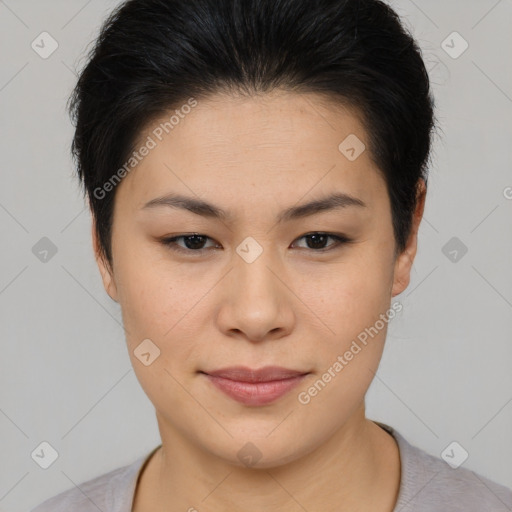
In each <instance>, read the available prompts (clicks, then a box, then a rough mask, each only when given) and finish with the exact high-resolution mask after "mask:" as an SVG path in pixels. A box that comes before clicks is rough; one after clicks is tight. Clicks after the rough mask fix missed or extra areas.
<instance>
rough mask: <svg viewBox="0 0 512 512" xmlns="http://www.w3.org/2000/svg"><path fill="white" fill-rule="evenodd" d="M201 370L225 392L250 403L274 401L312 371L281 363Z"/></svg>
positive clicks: (247, 403)
mask: <svg viewBox="0 0 512 512" xmlns="http://www.w3.org/2000/svg"><path fill="white" fill-rule="evenodd" d="M199 373H200V374H202V375H204V376H205V377H206V378H207V379H208V381H209V382H210V383H211V384H213V385H214V386H215V387H216V388H217V389H218V390H220V391H222V392H223V393H224V394H225V395H227V396H229V397H230V398H232V399H233V400H236V401H237V402H240V403H242V404H244V405H247V406H263V405H267V404H270V403H272V402H275V401H276V400H278V399H279V398H281V397H282V396H284V395H286V394H287V393H289V392H290V391H291V390H292V389H293V388H295V387H296V386H297V385H299V384H300V382H302V380H304V378H305V377H306V376H307V375H309V372H304V371H299V370H291V369H288V368H282V367H279V366H265V367H263V368H259V369H251V368H247V367H244V366H233V367H230V368H223V369H220V370H215V371H208V372H203V371H200V372H199Z"/></svg>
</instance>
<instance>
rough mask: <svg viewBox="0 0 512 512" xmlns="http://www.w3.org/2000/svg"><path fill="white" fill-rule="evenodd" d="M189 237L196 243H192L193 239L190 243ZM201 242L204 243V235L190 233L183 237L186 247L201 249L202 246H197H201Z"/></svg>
mask: <svg viewBox="0 0 512 512" xmlns="http://www.w3.org/2000/svg"><path fill="white" fill-rule="evenodd" d="M191 239H192V240H194V239H195V242H197V243H194V241H193V242H192V243H190V240H191ZM203 244H204V237H202V236H199V235H190V236H187V237H186V238H185V245H186V246H187V248H188V249H202V247H199V246H201V245H203Z"/></svg>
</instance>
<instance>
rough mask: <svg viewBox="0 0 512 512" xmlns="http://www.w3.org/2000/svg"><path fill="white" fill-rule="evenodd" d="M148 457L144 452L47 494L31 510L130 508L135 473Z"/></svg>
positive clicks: (111, 511)
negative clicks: (139, 455)
mask: <svg viewBox="0 0 512 512" xmlns="http://www.w3.org/2000/svg"><path fill="white" fill-rule="evenodd" d="M152 453H153V452H152ZM147 458H148V456H146V455H144V456H143V457H139V458H138V459H137V460H135V461H134V462H132V463H131V464H129V465H126V466H122V467H119V468H117V469H114V470H112V471H109V472H108V473H105V474H103V475H100V476H97V477H95V478H93V479H91V480H87V481H85V482H82V483H80V484H78V485H76V486H74V487H72V488H70V489H68V490H66V491H63V492H61V493H60V494H57V495H56V496H53V497H51V498H48V499H47V500H45V501H43V502H42V503H40V504H39V505H37V506H36V507H35V508H34V509H32V510H31V511H30V512H70V511H73V512H98V510H101V511H102V512H125V511H129V510H130V508H131V502H132V499H133V493H134V490H135V483H136V480H137V476H138V474H139V471H140V469H141V467H142V465H143V463H144V461H145V460H147Z"/></svg>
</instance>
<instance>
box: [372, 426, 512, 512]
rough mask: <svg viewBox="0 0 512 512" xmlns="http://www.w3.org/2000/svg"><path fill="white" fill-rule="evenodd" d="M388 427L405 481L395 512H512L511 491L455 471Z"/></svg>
mask: <svg viewBox="0 0 512 512" xmlns="http://www.w3.org/2000/svg"><path fill="white" fill-rule="evenodd" d="M380 425H381V426H383V424H380ZM385 427H386V430H388V431H390V433H391V434H392V435H393V437H394V438H395V439H396V441H397V444H398V447H399V450H400V458H401V463H402V469H401V480H402V481H401V483H400V491H399V495H398V501H397V504H396V506H395V509H394V511H393V512H395V511H396V512H398V511H400V512H409V511H411V512H412V511H413V510H414V512H438V511H439V510H450V512H452V511H453V512H456V511H461V512H462V511H464V512H473V511H474V512H482V511H487V510H488V511H491V510H492V511H493V512H510V510H512V490H511V489H509V488H508V487H505V486H503V485H500V484H498V483H496V482H493V481H492V480H489V479H488V478H486V477H484V476H482V475H480V474H479V473H476V472H474V471H472V470H470V469H467V468H464V467H462V466H459V467H457V468H453V467H451V466H450V465H449V464H448V463H447V462H445V461H444V460H443V459H441V458H439V457H434V456H433V455H431V454H429V453H427V452H425V451H424V450H422V449H420V448H418V447H417V446H414V445H413V444H411V443H409V442H408V441H407V440H406V439H405V438H404V437H403V436H402V435H401V434H400V433H399V432H397V431H396V430H395V429H393V428H392V427H389V426H388V425H386V426H385ZM451 453H452V452H450V454H451ZM455 455H456V454H455Z"/></svg>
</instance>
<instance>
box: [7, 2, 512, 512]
mask: <svg viewBox="0 0 512 512" xmlns="http://www.w3.org/2000/svg"><path fill="white" fill-rule="evenodd" d="M116 4H117V2H116V1H113V0H108V1H105V0H101V1H100V0H91V1H89V2H87V1H69V0H46V1H44V2H43V1H36V0H33V1H28V0H0V48H1V59H2V61H1V64H2V65H1V66H0V108H1V117H0V125H1V134H2V136H1V139H0V144H1V167H2V170H1V177H2V186H1V188H0V226H1V234H2V237H1V240H2V250H1V251H0V269H1V270H0V272H1V273H0V315H1V324H0V336H1V356H0V433H1V435H0V449H1V456H0V461H1V466H0V509H1V510H4V511H5V510H9V511H13V512H18V511H22V510H27V509H28V508H30V507H32V506H34V505H36V504H37V503H39V502H41V501H42V500H43V499H46V498H48V497H50V496H53V495H55V494H57V493H58V492H61V491H63V490H65V489H67V488H69V487H71V486H73V485H74V484H79V483H80V482H82V481H85V480H87V479H90V478H92V477H94V476H98V475H100V474H103V473H105V472H107V471H109V470H111V469H114V468H116V467H119V466H122V465H125V464H128V463H130V462H132V461H133V460H134V459H135V458H136V457H139V456H141V455H143V454H146V453H148V452H149V451H150V450H151V449H152V448H153V447H155V446H156V445H157V444H159V443H160V438H159V435H158V430H157V426H156V420H155V417H154V411H153V406H152V404H151V402H150V401H149V400H148V398H147V397H146V395H145V394H144V392H143V391H142V389H141V388H140V386H139V384H138V381H137V380H136V377H135V375H134V372H133V370H132V369H131V364H130V360H129V358H128V354H127V350H126V347H125V342H124V337H123V330H122V327H121V314H120V310H119V306H118V305H117V304H116V303H114V302H113V301H111V300H110V298H109V297H108V296H107V295H106V293H105V292H104V290H103V287H102V284H101V280H100V276H99V272H98V270H97V267H96V264H95V262H94V259H93V253H92V248H91V242H90V216H89V213H88V212H87V211H86V210H85V209H84V206H85V205H84V203H83V201H82V199H81V196H80V193H79V188H78V184H77V181H76V180H75V178H74V175H73V172H74V171H73V164H72V161H71V158H70V153H69V145H70V142H71V137H72V125H71V123H70V121H69V119H68V116H67V114H66V112H65V102H66V100H67V98H68V95H69V93H70V91H71V88H72V86H73V85H74V82H75V78H76V77H75V74H74V71H73V70H74V69H80V68H81V65H82V64H83V61H84V56H85V51H86V48H87V47H88V46H87V45H88V44H89V43H90V42H91V41H92V40H93V39H94V37H95V36H96V35H97V32H98V29H99V26H100V23H101V21H102V20H103V19H104V18H105V16H106V14H107V13H108V12H110V10H111V9H112V8H113V7H114V6H115V5H116ZM393 5H394V7H395V8H396V9H397V11H398V12H399V14H401V15H402V16H403V18H404V19H405V21H406V24H407V25H408V26H409V27H410V28H411V29H412V30H413V33H414V35H415V36H416V38H417V39H418V41H419V43H420V45H421V47H422V49H423V51H424V58H425V60H426V61H427V63H428V68H429V71H430V74H431V77H432V81H433V87H434V92H435V97H436V101H437V108H438V110H437V116H438V118H439V122H440V134H441V135H442V140H440V139H436V141H435V148H434V156H433V165H432V169H431V175H430V182H429V192H428V197H427V205H426V210H425V218H424V221H423V223H422V225H421V229H420V239H419V252H418V255H417V258H416V262H415V265H414V270H413V273H412V282H411V284H410V285H409V287H408V289H407V290H406V291H405V292H404V293H403V294H401V295H400V296H398V297H396V298H395V299H394V300H400V301H401V302H402V304H403V306H404V309H403V311H402V313H401V314H400V316H399V317H397V318H395V319H394V320H393V321H392V322H391V324H390V327H389V333H388V339H387V346H386V349H385V352H384V357H383V360H382V363H381V365H380V369H379V372H378V374H377V377H376V378H375V380H374V382H373V384H372V386H371V388H370V391H369V393H368V396H367V410H368V416H369V417H370V418H372V419H376V420H379V421H383V422H385V423H388V424H390V425H392V426H394V427H395V428H396V429H397V430H399V431H400V432H401V433H402V434H403V435H404V436H405V437H406V438H407V439H409V441H411V442H412V443H413V444H416V445H418V446H420V447H421V448H423V449H425V450H426V451H428V452H430V453H432V454H434V455H437V456H440V454H441V452H442V451H443V449H444V448H445V447H446V446H447V445H448V444H449V443H451V442H452V441H454V440H456V441H457V442H459V443H460V444H461V445H462V446H463V447H464V448H465V449H466V450H467V451H468V452H469V458H468V459H467V460H466V462H465V463H464V467H468V468H470V469H473V470H476V471H477V472H479V473H481V474H482V475H484V476H486V477H488V478H491V479H493V480H495V481H497V482H498V483H501V484H504V485H507V486H509V487H512V463H511V457H512V441H511V436H510V433H511V431H512V428H511V427H512V403H511V401H512V372H511V371H510V366H511V362H512V258H511V255H512V200H510V199H507V197H506V195H507V191H508V192H509V194H508V196H509V197H511V196H512V189H507V187H512V171H511V169H512V167H511V163H512V149H511V146H512V144H511V143H512V129H511V114H512V73H511V68H510V57H511V53H512V52H511V49H512V32H511V31H510V26H511V22H512V2H511V1H510V0H508V1H507V0H501V1H496V0H481V1H476V0H473V1H467V0H465V1H462V0H460V1H448V2H447V1H445V0H436V1H428V2H426V1H423V2H420V1H419V0H416V2H413V1H411V0H400V1H396V2H393ZM43 31H47V32H49V33H50V34H51V35H52V36H53V37H54V38H55V39H56V40H57V41H58V44H59V47H58V49H57V50H56V51H55V52H54V53H53V54H52V55H51V56H50V57H49V58H47V59H42V58H41V57H40V56H39V55H38V54H36V53H35V52H34V51H33V50H32V48H31V42H32V41H33V40H34V39H36V37H37V36H38V35H39V34H40V33H41V32H43ZM453 31H457V32H459V33H460V34H461V35H462V36H463V37H464V39H465V40H467V42H468V43H469V48H468V49H467V50H466V51H465V52H464V53H463V54H462V55H461V56H460V57H458V58H457V59H453V58H452V57H450V56H449V55H448V54H447V53H446V52H445V51H444V49H443V48H442V47H441V43H442V41H443V40H445V39H446V37H447V36H448V35H449V34H451V33H452V32H453ZM42 237H48V238H49V239H50V240H51V241H52V242H53V243H54V244H55V245H56V246H57V248H58V252H57V253H56V254H55V256H53V257H52V258H51V259H50V260H49V261H47V262H46V263H43V262H41V261H40V260H39V259H38V258H36V256H35V255H34V254H33V252H32V247H33V246H34V245H35V244H36V243H37V242H38V241H39V240H40V239H41V238H42ZM452 237H457V238H458V239H460V241H461V242H462V243H464V244H465V246H467V248H468V252H467V254H465V255H464V256H463V257H462V258H460V259H459V260H458V261H456V262H453V261H451V260H450V259H449V258H448V257H447V256H445V254H444V253H443V252H442V248H443V247H444V246H445V244H446V243H447V242H448V241H449V240H450V239H451V238H452ZM459 254H460V253H459ZM42 441H48V442H49V443H50V444H51V445H52V446H54V447H55V449H56V450H57V451H58V453H59V457H58V459H57V460H56V461H55V463H54V464H53V465H52V466H50V467H49V468H48V469H46V470H44V469H41V468H40V467H39V466H38V465H37V464H36V463H35V462H34V461H33V460H32V458H31V453H32V451H33V450H34V449H35V448H36V447H37V446H38V445H39V444H40V443H41V442H42Z"/></svg>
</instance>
